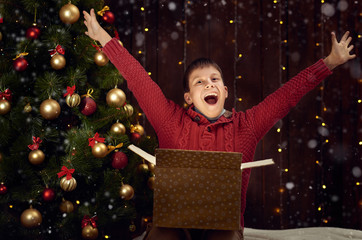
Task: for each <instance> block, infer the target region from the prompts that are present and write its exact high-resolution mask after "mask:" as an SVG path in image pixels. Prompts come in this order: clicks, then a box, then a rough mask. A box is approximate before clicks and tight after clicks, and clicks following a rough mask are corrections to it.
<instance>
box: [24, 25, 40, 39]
mask: <svg viewBox="0 0 362 240" xmlns="http://www.w3.org/2000/svg"><path fill="white" fill-rule="evenodd" d="M39 35H40V29H39V28H38V27H35V26H34V27H30V28H28V30H26V37H27V38H29V39H37V38H38V37H39Z"/></svg>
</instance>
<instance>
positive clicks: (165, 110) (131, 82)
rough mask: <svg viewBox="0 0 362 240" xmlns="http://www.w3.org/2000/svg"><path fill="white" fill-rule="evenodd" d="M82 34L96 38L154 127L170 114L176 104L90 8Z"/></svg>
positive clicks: (158, 127)
mask: <svg viewBox="0 0 362 240" xmlns="http://www.w3.org/2000/svg"><path fill="white" fill-rule="evenodd" d="M83 14H84V18H85V21H84V24H85V25H86V27H87V32H85V34H86V35H88V36H89V37H90V38H92V39H93V40H96V41H99V42H100V43H101V44H102V46H103V52H104V53H105V54H106V55H107V56H108V58H109V60H110V61H111V62H112V63H113V64H114V65H115V67H116V68H117V69H118V70H119V72H120V73H121V74H122V76H123V78H124V79H126V80H127V85H128V88H129V89H130V90H131V91H132V92H133V94H134V96H135V97H136V99H137V101H138V103H139V105H140V107H141V108H142V110H143V111H144V112H145V114H146V116H147V119H148V120H149V121H150V123H151V124H152V126H153V127H154V128H155V130H156V131H157V130H158V129H160V128H162V126H163V124H164V123H165V122H166V121H167V120H168V119H169V118H170V117H171V116H172V115H173V113H174V111H175V110H176V104H175V103H173V102H171V101H168V100H167V99H166V97H165V96H164V94H163V93H162V91H161V89H160V88H159V86H158V85H157V84H156V83H155V82H154V81H153V80H152V79H151V78H150V76H149V75H148V73H147V72H146V71H145V69H144V68H143V67H142V65H141V64H140V63H139V62H138V61H137V60H136V59H135V58H134V57H133V56H132V55H131V54H130V53H129V52H128V51H127V50H126V49H125V48H124V47H123V46H122V45H121V43H120V41H118V40H117V39H115V38H113V39H112V37H111V36H110V35H109V34H108V33H107V32H106V31H105V30H104V29H103V28H102V27H101V26H100V25H99V23H98V21H97V19H96V15H95V13H94V10H93V9H92V10H91V11H90V13H89V14H88V13H87V12H85V11H84V12H83Z"/></svg>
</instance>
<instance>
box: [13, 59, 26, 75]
mask: <svg viewBox="0 0 362 240" xmlns="http://www.w3.org/2000/svg"><path fill="white" fill-rule="evenodd" d="M13 67H14V69H15V71H18V72H22V71H25V69H26V68H27V67H28V61H26V59H25V58H23V57H18V58H17V59H15V60H14V62H13Z"/></svg>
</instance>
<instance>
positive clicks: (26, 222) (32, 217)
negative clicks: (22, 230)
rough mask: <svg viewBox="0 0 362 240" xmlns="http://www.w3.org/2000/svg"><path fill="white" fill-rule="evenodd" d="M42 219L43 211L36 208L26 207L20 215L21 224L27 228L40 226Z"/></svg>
mask: <svg viewBox="0 0 362 240" xmlns="http://www.w3.org/2000/svg"><path fill="white" fill-rule="evenodd" d="M42 221H43V218H42V216H41V213H40V212H39V211H38V210H36V209H34V208H29V209H26V210H25V211H24V212H23V213H22V214H21V216H20V222H21V225H23V226H24V227H26V228H34V227H38V226H39V225H40V224H41V222H42Z"/></svg>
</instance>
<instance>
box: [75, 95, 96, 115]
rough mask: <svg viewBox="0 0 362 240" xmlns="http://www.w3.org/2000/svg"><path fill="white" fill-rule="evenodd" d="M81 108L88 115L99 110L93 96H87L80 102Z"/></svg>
mask: <svg viewBox="0 0 362 240" xmlns="http://www.w3.org/2000/svg"><path fill="white" fill-rule="evenodd" d="M79 110H80V112H81V113H82V114H84V115H86V116H89V115H92V114H93V113H94V112H95V111H96V110H97V103H96V102H95V101H94V100H93V99H92V98H90V97H85V98H83V99H82V101H81V102H80V105H79Z"/></svg>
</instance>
